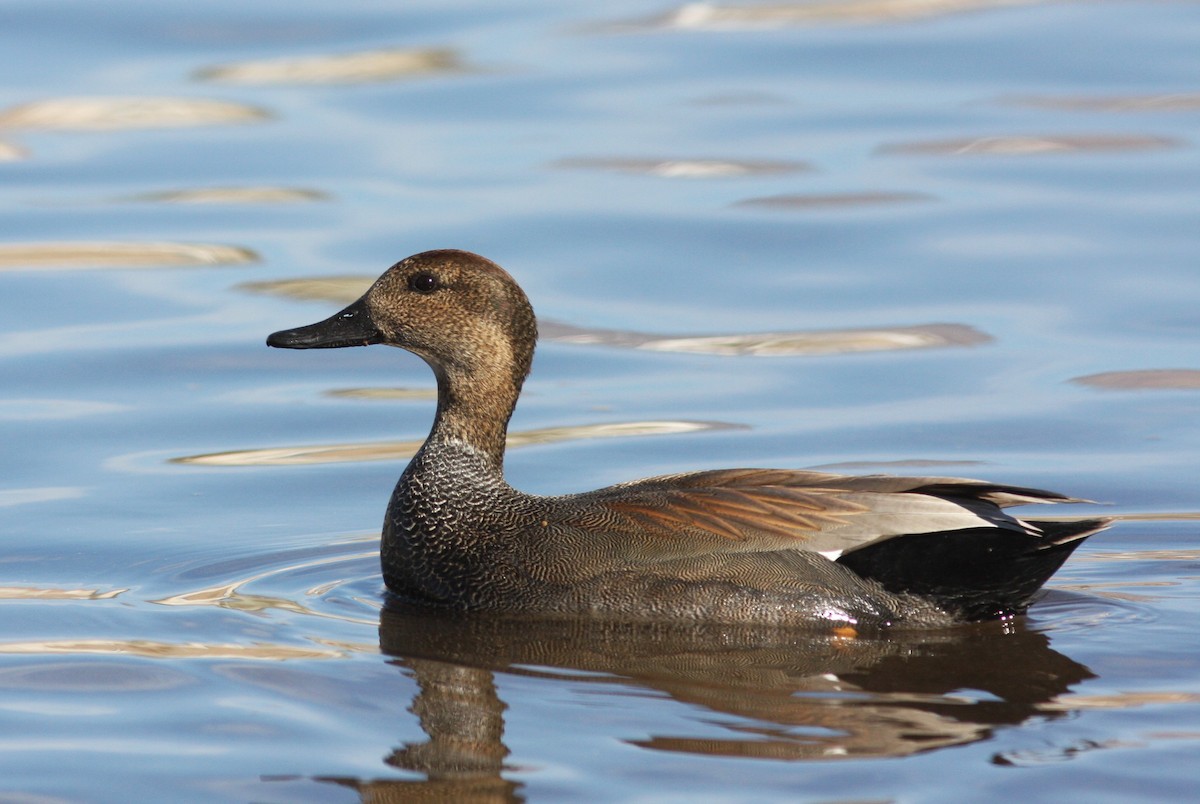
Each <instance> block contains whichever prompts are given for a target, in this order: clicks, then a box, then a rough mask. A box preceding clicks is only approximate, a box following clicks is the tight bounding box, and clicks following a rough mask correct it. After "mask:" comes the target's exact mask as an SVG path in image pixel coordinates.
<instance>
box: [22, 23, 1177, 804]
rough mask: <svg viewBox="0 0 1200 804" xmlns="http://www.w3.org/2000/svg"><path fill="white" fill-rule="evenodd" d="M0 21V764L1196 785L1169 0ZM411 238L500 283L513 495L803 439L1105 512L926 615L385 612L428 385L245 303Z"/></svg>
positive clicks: (106, 778)
mask: <svg viewBox="0 0 1200 804" xmlns="http://www.w3.org/2000/svg"><path fill="white" fill-rule="evenodd" d="M2 15H3V18H4V24H3V25H0V48H2V52H3V53H4V54H5V56H6V58H5V59H4V67H3V69H2V70H0V76H2V78H0V160H2V161H0V310H2V312H0V361H2V366H3V375H2V376H3V378H4V382H3V390H2V391H0V428H2V433H0V443H2V444H3V447H2V448H0V454H2V455H3V456H4V463H3V466H4V470H5V471H4V477H3V481H2V482H0V518H2V519H0V522H2V525H0V533H3V537H4V547H3V549H2V550H0V612H3V616H2V619H0V724H2V726H3V728H2V729H0V733H2V734H3V737H0V767H2V768H3V772H2V773H0V799H3V800H13V801H99V800H128V799H133V798H141V799H144V800H159V799H162V798H163V796H164V794H166V795H167V796H168V797H169V798H171V799H172V800H181V801H186V800H195V801H201V800H204V801H212V800H228V801H251V800H253V801H297V800H315V801H351V800H356V799H358V798H362V799H364V800H386V799H387V798H388V797H396V798H401V799H403V798H406V797H415V796H428V797H435V798H436V797H442V798H445V799H451V800H513V799H528V800H575V799H587V800H621V801H626V800H654V801H669V800H696V799H704V800H717V801H742V800H755V801H796V800H806V801H851V800H854V801H861V800H904V801H917V800H920V801H958V800H962V799H963V798H964V797H967V796H969V797H970V798H971V799H972V800H987V801H990V800H996V801H999V800H1012V799H1014V798H1024V799H1028V800H1047V799H1052V798H1062V797H1063V796H1069V797H1080V796H1082V797H1086V798H1087V799H1088V800H1089V801H1105V800H1113V801H1130V800H1138V799H1141V800H1156V801H1159V800H1190V799H1191V798H1192V797H1193V796H1194V790H1195V786H1196V782H1197V779H1198V774H1197V772H1196V770H1195V756H1196V745H1197V741H1198V740H1200V710H1198V706H1197V704H1198V703H1200V682H1198V681H1197V679H1198V678H1200V644H1198V642H1197V639H1196V631H1195V619H1196V614H1197V610H1198V608H1200V603H1198V600H1197V598H1198V597H1200V572H1198V568H1200V541H1198V540H1197V536H1196V533H1197V521H1196V520H1197V518H1198V516H1197V510H1198V506H1197V504H1196V497H1195V495H1196V481H1197V477H1198V476H1200V474H1198V472H1197V468H1198V467H1200V435H1198V431H1197V427H1196V422H1197V420H1198V414H1200V395H1198V391H1197V386H1198V385H1200V381H1198V379H1197V378H1198V376H1200V374H1198V372H1200V361H1198V359H1197V350H1196V344H1197V342H1198V340H1200V314H1198V313H1197V310H1198V309H1200V274H1198V273H1197V270H1196V265H1197V264H1196V254H1197V253H1198V247H1200V226H1198V225H1197V224H1198V223H1200V195H1198V193H1197V190H1196V188H1197V186H1200V160H1198V159H1197V156H1196V153H1197V152H1196V149H1195V144H1196V130H1197V122H1198V119H1200V85H1198V84H1197V83H1196V76H1197V75H1198V74H1200V50H1198V49H1197V48H1196V47H1195V43H1196V41H1197V36H1198V35H1200V14H1198V13H1197V7H1196V6H1195V4H1193V3H1174V4H1160V3H1145V2H1129V3H1117V2H1111V3H1099V4H1094V3H1093V4H1072V3H1046V4H1036V3H1029V4H998V3H997V4H992V3H974V2H963V3H955V2H946V3H932V4H930V3H927V4H916V3H905V2H900V1H899V0H895V1H889V2H884V3H876V4H866V3H853V2H844V3H809V4H786V3H784V4H779V5H775V6H769V5H752V4H744V3H743V4H737V5H729V6H711V5H702V4H691V5H687V6H678V7H671V6H669V5H666V4H662V3H647V2H635V1H634V0H627V1H626V2H616V3H610V4H607V5H606V6H605V7H604V9H603V10H600V9H599V8H597V9H596V10H592V11H585V10H580V9H578V8H572V7H569V6H563V5H562V4H555V3H546V2H535V1H534V0H527V2H516V1H514V2H505V3H495V2H492V3H471V2H460V3H454V4H447V3H432V2H429V3H409V4H405V5H403V6H394V7H393V6H391V5H389V4H377V3H369V2H349V3H347V2H343V3H336V4H334V3H321V2H289V3H257V4H253V5H252V6H246V5H245V4H240V3H229V2H208V3H203V4H190V5H186V6H183V5H178V4H166V3H163V4H144V3H134V2H115V3H108V4H104V6H103V7H101V6H99V5H97V4H94V3H79V2H38V3H24V4H22V3H10V4H8V5H7V6H6V8H5V9H4V11H3V12H2ZM363 54H367V55H363ZM445 246H453V247H460V248H467V249H471V250H475V251H478V252H480V253H483V254H485V255H487V256H489V257H491V258H493V259H495V260H497V261H499V262H500V263H501V264H502V265H505V266H506V267H507V268H509V269H510V270H511V271H512V272H513V273H514V274H515V275H516V276H517V277H518V279H519V280H520V281H521V283H522V284H523V286H524V287H525V288H526V290H527V291H528V293H529V295H530V296H531V298H532V300H533V302H534V305H535V307H536V308H537V309H538V311H539V314H540V315H541V317H542V318H543V319H544V321H545V324H544V326H543V328H544V330H545V331H546V335H547V337H546V338H545V339H544V341H543V344H542V346H541V348H540V350H539V354H538V357H537V360H536V364H535V373H534V376H533V378H532V379H531V381H530V382H529V384H528V385H527V390H526V394H525V397H524V399H523V402H522V405H521V406H520V408H518V412H517V415H516V418H515V419H514V425H513V428H514V432H515V433H516V434H518V435H520V436H521V439H522V446H520V448H514V449H513V451H512V453H511V455H510V458H509V462H508V464H509V466H508V470H509V475H510V479H511V481H512V482H513V483H514V484H515V485H517V486H519V487H521V488H524V489H527V490H529V491H534V492H540V493H553V492H562V491H569V490H578V489H585V488H590V487H595V486H598V485H601V484H604V483H610V482H616V481H620V480H626V479H631V478H634V477H639V476H644V475H648V474H654V473H660V472H670V471H683V470H687V469H693V468H704V467H719V466H737V465H768V466H790V467H810V466H834V467H841V468H842V469H843V470H845V471H868V472H869V471H896V472H905V471H908V472H921V473H930V472H935V473H946V474H958V475H968V476H983V477H987V478H990V479H995V480H999V481H1007V482H1016V483H1023V484H1028V485H1040V486H1044V487H1049V488H1053V489H1057V490H1061V491H1065V492H1069V493H1074V494H1078V495H1081V496H1087V497H1090V498H1093V499H1097V500H1101V501H1105V502H1106V503H1108V504H1107V505H1103V506H1101V505H1096V506H1091V505H1086V506H1077V510H1078V512H1079V514H1081V515H1086V514H1089V513H1097V512H1100V513H1104V514H1115V515H1117V516H1119V517H1122V519H1121V521H1119V522H1118V524H1117V525H1116V526H1115V527H1114V528H1113V529H1112V530H1111V531H1108V532H1106V533H1104V534H1102V535H1100V536H1097V537H1095V538H1094V539H1093V540H1091V541H1089V542H1088V543H1087V544H1086V545H1085V546H1084V547H1083V548H1082V549H1081V550H1080V551H1079V552H1078V553H1077V554H1076V556H1075V557H1074V558H1072V560H1071V561H1070V562H1069V563H1068V564H1067V566H1066V567H1065V568H1064V569H1063V570H1062V571H1061V572H1060V573H1059V574H1058V575H1057V576H1056V578H1055V579H1054V581H1053V582H1052V583H1051V590H1050V592H1049V594H1048V595H1047V597H1046V598H1045V599H1044V600H1043V601H1042V602H1041V603H1040V604H1039V605H1038V606H1036V607H1035V608H1034V609H1033V611H1032V612H1031V614H1030V616H1029V617H1028V618H1026V619H1025V620H1024V621H1020V622H1017V623H1012V624H1007V625H985V626H980V627H977V628H964V629H962V630H961V631H959V632H954V633H949V634H947V633H938V634H923V635H914V636H910V637H906V638H899V637H897V638H895V639H891V640H880V641H872V640H859V641H846V640H834V639H828V638H821V637H816V636H812V635H797V634H769V633H760V632H754V631H753V630H750V631H749V632H747V631H743V630H738V629H715V630H704V629H701V630H699V631H694V632H679V631H675V630H671V629H622V628H615V627H607V628H606V627H600V626H590V627H589V626H582V625H581V626H579V627H576V628H565V627H559V628H551V629H534V630H531V629H529V628H528V627H520V628H513V627H512V626H510V625H507V624H504V623H487V624H477V623H451V622H439V621H437V620H434V619H430V618H428V617H423V616H420V615H414V614H413V613H410V612H403V611H392V610H384V611H381V606H382V603H383V597H382V587H381V582H380V578H379V574H378V567H377V563H376V562H377V560H376V557H375V550H376V543H377V538H378V527H379V522H380V520H381V518H382V512H383V507H384V504H385V501H386V499H387V496H388V494H389V492H390V490H391V486H392V484H393V482H394V480H395V477H396V475H398V473H399V472H400V470H401V467H402V466H403V461H404V456H405V455H406V454H407V453H408V452H409V451H411V449H412V447H413V442H419V440H420V439H421V438H422V437H423V435H424V434H425V432H426V431H427V428H428V425H429V421H430V416H431V413H432V402H431V400H430V397H429V393H430V391H431V389H432V388H433V380H432V377H431V376H430V375H429V373H428V370H427V369H426V368H425V367H424V366H423V365H422V364H421V363H420V362H419V361H418V360H416V359H415V358H412V357H410V356H407V355H405V354H402V353H400V352H398V351H396V350H388V349H382V348H375V349H359V350H336V351H331V352H307V353H284V352H277V351H274V350H268V349H266V348H265V347H264V345H263V338H264V337H265V335H266V334H267V333H268V332H271V331H273V330H276V329H281V328H285V327H291V326H296V325H299V324H304V323H309V322H311V321H315V320H317V319H318V318H321V317H324V316H325V315H327V314H328V313H329V312H331V311H332V310H334V309H337V306H338V305H339V304H341V303H342V302H343V301H344V300H347V299H349V298H353V296H354V295H355V294H356V293H357V291H358V290H360V289H361V288H362V287H363V283H364V282H366V281H369V279H370V278H371V277H373V276H374V275H376V274H378V273H379V272H381V271H382V270H383V269H384V268H386V267H387V266H388V265H389V264H391V262H393V261H394V260H396V259H399V258H400V257H403V256H406V255H407V254H410V253H413V252H416V251H420V250H424V249H428V248H434V247H445ZM295 280H313V281H307V282H305V283H303V284H297V283H296V282H295Z"/></svg>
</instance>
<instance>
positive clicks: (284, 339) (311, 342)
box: [267, 299, 383, 349]
mask: <svg viewBox="0 0 1200 804" xmlns="http://www.w3.org/2000/svg"><path fill="white" fill-rule="evenodd" d="M382 341H383V333H381V332H380V331H379V328H378V327H377V326H375V322H374V321H372V320H371V313H370V311H369V310H367V306H366V304H364V303H363V301H362V300H361V299H359V300H358V301H356V302H355V303H354V304H352V305H350V306H349V307H347V308H346V309H345V310H342V311H341V312H340V313H337V314H335V315H331V316H330V317H329V318H326V319H325V320H324V321H318V322H317V323H316V324H309V325H308V326H307V327H297V328H296V329H285V330H281V331H279V332H273V333H271V334H270V335H268V336H267V346H277V347H279V348H280V349H336V348H339V347H342V346H369V345H370V344H372V343H381V342H382Z"/></svg>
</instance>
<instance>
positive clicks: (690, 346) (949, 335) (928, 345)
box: [238, 276, 992, 357]
mask: <svg viewBox="0 0 1200 804" xmlns="http://www.w3.org/2000/svg"><path fill="white" fill-rule="evenodd" d="M373 281H374V277H367V276H335V277H310V278H306V279H283V280H274V281H269V282H247V283H244V284H242V285H239V286H238V287H239V288H240V289H241V290H245V291H249V292H251V293H264V294H269V295H273V296H282V297H284V298H290V299H298V300H303V301H330V302H334V303H337V304H349V303H350V302H352V301H354V300H356V299H358V297H360V296H361V295H362V294H363V293H365V292H366V290H367V288H369V287H370V286H371V283H372V282H373ZM538 329H539V331H540V334H541V336H542V338H543V339H544V340H549V341H558V342H560V343H574V344H584V345H597V346H615V347H620V348H627V349H648V350H651V351H659V352H687V353H692V354H710V355H746V356H755V357H785V356H796V355H830V354H847V353H852V352H867V351H891V350H904V349H936V348H944V347H953V346H978V345H979V344H983V343H989V342H990V341H991V340H992V338H991V336H990V335H987V334H985V333H983V332H980V331H979V330H977V329H975V328H974V327H970V326H967V325H965V324H919V325H915V326H905V327H886V328H883V327H881V328H870V329H868V328H864V329H844V330H818V331H808V332H765V333H746V334H730V335H681V336H671V335H658V334H652V333H646V332H634V331H629V330H611V329H599V328H593V327H578V326H575V325H573V324H564V323H562V322H559V321H553V320H550V319H540V320H539V322H538Z"/></svg>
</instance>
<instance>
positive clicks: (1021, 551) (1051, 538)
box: [838, 519, 1112, 620]
mask: <svg viewBox="0 0 1200 804" xmlns="http://www.w3.org/2000/svg"><path fill="white" fill-rule="evenodd" d="M1111 522H1112V520H1110V519H1079V520H1074V521H1065V522H1063V521H1051V522H1047V521H1024V522H1022V524H1023V525H1025V526H1026V527H1027V528H1028V530H1017V529H1011V528H1003V527H993V528H967V529H963V530H952V531H938V532H933V533H919V534H914V535H911V536H908V535H906V536H904V537H902V538H895V539H886V540H884V541H882V542H878V543H876V544H873V545H870V546H868V547H864V548H861V549H859V550H854V551H851V552H848V553H846V554H844V555H843V556H841V557H840V558H839V559H838V563H839V564H842V565H844V566H846V567H848V568H849V569H851V570H853V571H854V572H855V573H857V574H858V575H860V576H862V577H864V578H869V579H871V580H873V581H876V582H878V583H879V584H880V585H882V586H883V587H884V588H885V589H887V590H888V591H889V592H892V593H893V594H912V595H919V596H921V597H924V598H928V599H931V600H933V601H934V602H936V603H937V604H938V605H939V606H940V607H941V608H943V609H945V610H946V611H948V612H950V613H952V614H954V615H955V616H957V617H960V618H962V619H964V620H991V619H996V618H999V617H1006V616H1009V615H1013V614H1021V613H1023V612H1024V611H1025V609H1027V608H1028V607H1029V604H1030V603H1031V602H1033V598H1034V596H1035V595H1036V593H1037V591H1038V590H1039V589H1041V587H1042V584H1044V583H1045V582H1046V581H1047V580H1049V579H1050V576H1051V575H1053V574H1054V573H1055V572H1056V571H1057V570H1058V568H1059V567H1061V566H1062V565H1063V562H1064V561H1066V560H1067V557H1068V556H1070V555H1071V553H1072V552H1074V550H1075V548H1076V547H1078V546H1079V545H1080V544H1082V543H1083V541H1084V539H1086V538H1087V537H1089V536H1091V535H1092V534H1093V533H1097V532H1098V531H1101V530H1104V529H1105V528H1106V527H1108V525H1109V524H1110V523H1111Z"/></svg>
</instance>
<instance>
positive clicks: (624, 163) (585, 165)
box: [553, 157, 812, 179]
mask: <svg viewBox="0 0 1200 804" xmlns="http://www.w3.org/2000/svg"><path fill="white" fill-rule="evenodd" d="M553 166H554V167H557V168H582V169H586V170H608V171H614V172H617V173H639V174H645V175H649V176H658V177H660V178H667V179H714V178H716V179H719V178H730V177H737V176H771V175H776V174H783V173H797V172H800V171H805V170H811V169H812V168H811V166H809V165H808V164H806V163H804V162H778V161H764V160H760V161H755V160H738V159H629V158H615V157H614V158H609V157H594V158H593V157H580V158H576V159H560V160H558V161H557V162H554V163H553Z"/></svg>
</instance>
